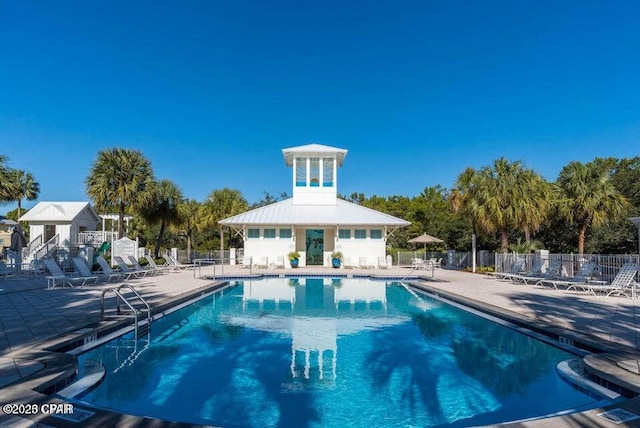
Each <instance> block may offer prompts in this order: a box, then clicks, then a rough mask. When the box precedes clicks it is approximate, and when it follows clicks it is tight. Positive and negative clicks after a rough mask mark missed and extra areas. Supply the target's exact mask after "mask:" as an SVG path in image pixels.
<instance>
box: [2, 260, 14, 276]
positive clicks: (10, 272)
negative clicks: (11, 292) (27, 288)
mask: <svg viewBox="0 0 640 428" xmlns="http://www.w3.org/2000/svg"><path fill="white" fill-rule="evenodd" d="M15 273H16V270H15V269H11V268H8V267H7V264H6V263H5V262H0V277H2V278H6V277H7V276H11V275H14V274H15Z"/></svg>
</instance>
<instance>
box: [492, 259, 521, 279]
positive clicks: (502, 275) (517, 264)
mask: <svg viewBox="0 0 640 428" xmlns="http://www.w3.org/2000/svg"><path fill="white" fill-rule="evenodd" d="M524 263H525V260H524V259H516V260H515V261H514V262H513V265H511V269H510V270H509V272H491V273H490V275H492V276H493V277H494V278H495V279H498V280H509V279H510V278H511V277H512V276H514V275H523V274H524V273H525V272H524Z"/></svg>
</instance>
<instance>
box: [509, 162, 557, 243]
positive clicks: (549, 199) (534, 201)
mask: <svg viewBox="0 0 640 428" xmlns="http://www.w3.org/2000/svg"><path fill="white" fill-rule="evenodd" d="M521 178H522V180H523V181H522V184H521V185H520V186H519V190H520V195H519V198H518V199H517V202H518V203H519V204H520V206H519V207H518V224H519V226H520V228H521V229H522V231H523V232H524V239H525V242H526V243H527V244H529V243H531V233H535V232H537V231H538V230H540V227H541V226H542V223H543V222H544V221H545V219H546V218H547V217H548V215H549V213H550V212H551V209H552V207H553V200H554V199H553V197H554V188H553V186H552V185H551V184H550V183H549V182H547V181H546V180H545V179H544V178H542V177H541V176H540V175H539V174H537V173H536V172H535V171H533V170H530V169H526V170H524V171H523V172H522V176H521Z"/></svg>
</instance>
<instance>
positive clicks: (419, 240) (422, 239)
mask: <svg viewBox="0 0 640 428" xmlns="http://www.w3.org/2000/svg"><path fill="white" fill-rule="evenodd" d="M407 242H409V243H410V244H424V251H425V252H426V251H427V244H437V243H439V242H444V241H443V240H442V239H440V238H436V237H435V236H431V235H428V234H426V233H423V234H422V235H420V236H418V237H416V238H413V239H409V241H407Z"/></svg>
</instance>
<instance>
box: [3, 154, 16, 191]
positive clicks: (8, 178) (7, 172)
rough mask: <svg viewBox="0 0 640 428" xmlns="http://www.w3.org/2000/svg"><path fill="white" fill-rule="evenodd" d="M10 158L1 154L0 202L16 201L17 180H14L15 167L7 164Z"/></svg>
mask: <svg viewBox="0 0 640 428" xmlns="http://www.w3.org/2000/svg"><path fill="white" fill-rule="evenodd" d="M8 160H9V158H8V157H7V156H5V155H0V202H12V201H14V198H13V195H14V193H15V180H13V171H14V170H13V169H11V168H9V167H8V166H7V161H8Z"/></svg>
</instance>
